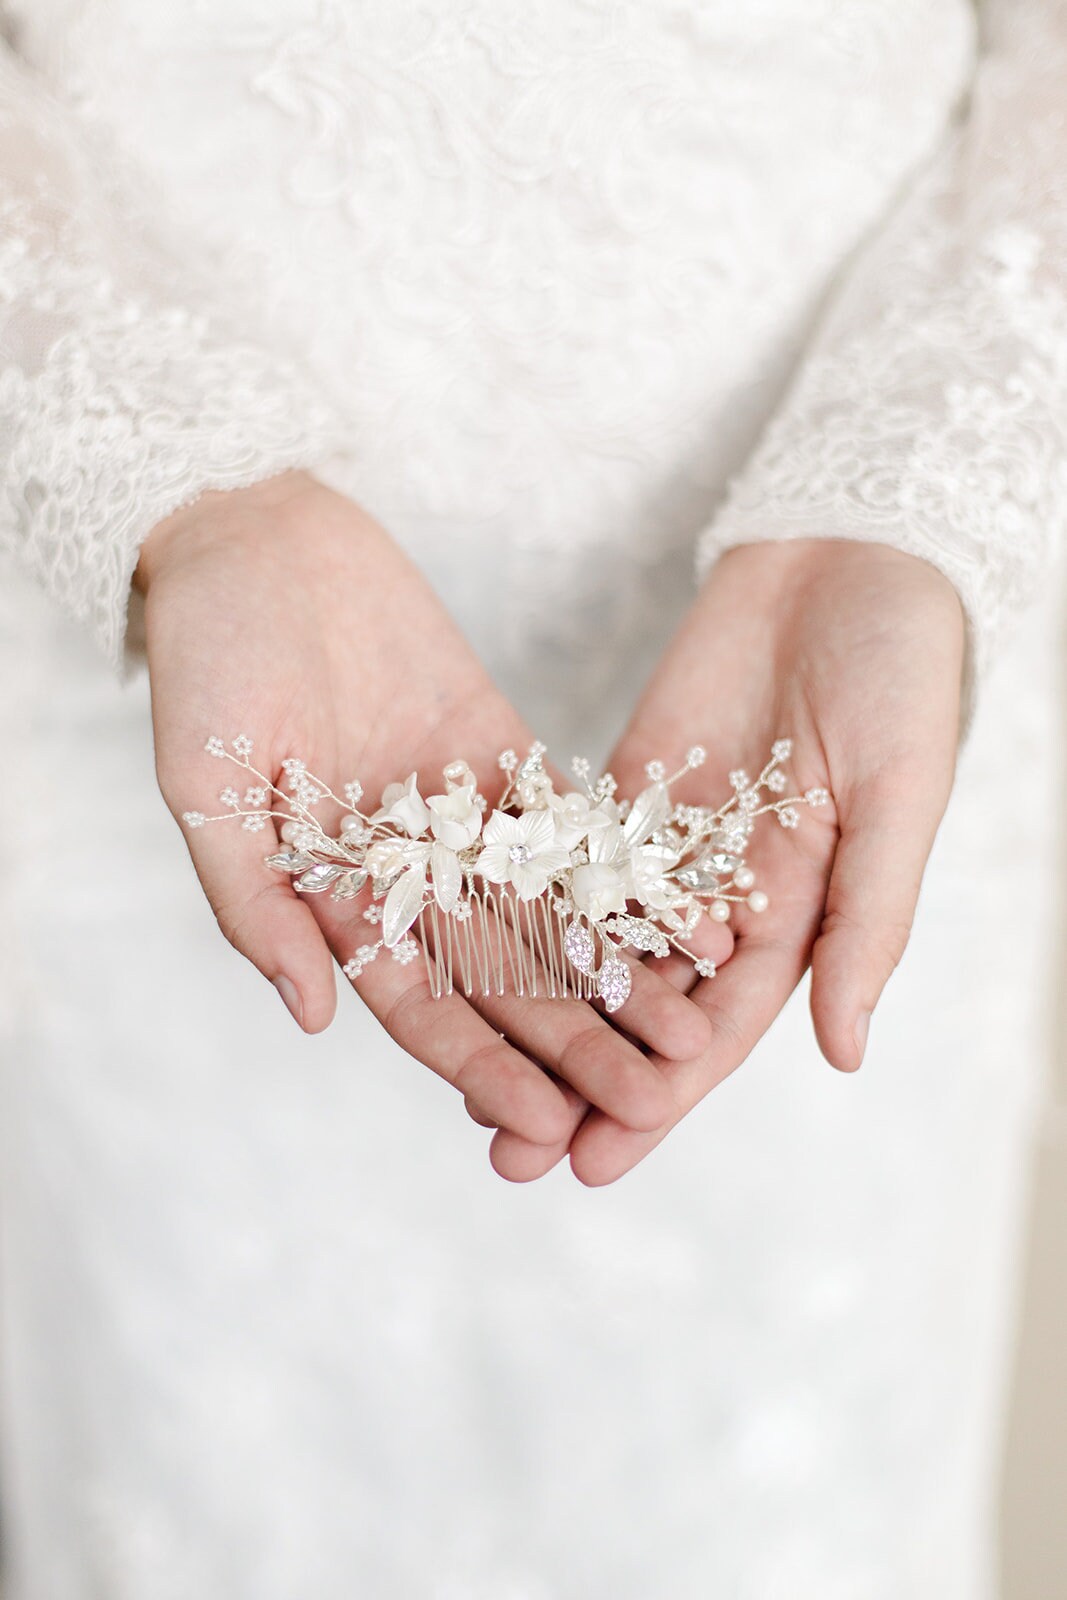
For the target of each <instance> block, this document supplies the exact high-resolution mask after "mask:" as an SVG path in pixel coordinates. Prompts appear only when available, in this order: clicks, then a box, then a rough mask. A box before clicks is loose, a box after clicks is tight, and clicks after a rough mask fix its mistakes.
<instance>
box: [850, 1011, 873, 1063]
mask: <svg viewBox="0 0 1067 1600" xmlns="http://www.w3.org/2000/svg"><path fill="white" fill-rule="evenodd" d="M870 1025H871V1013H870V1012H869V1011H861V1012H860V1014H859V1016H858V1017H857V1018H856V1026H855V1027H854V1028H853V1030H852V1036H853V1038H854V1039H855V1041H856V1049H857V1050H858V1051H859V1053H860V1060H861V1061H862V1060H863V1052H864V1051H865V1050H866V1048H867V1030H868V1029H869V1028H870Z"/></svg>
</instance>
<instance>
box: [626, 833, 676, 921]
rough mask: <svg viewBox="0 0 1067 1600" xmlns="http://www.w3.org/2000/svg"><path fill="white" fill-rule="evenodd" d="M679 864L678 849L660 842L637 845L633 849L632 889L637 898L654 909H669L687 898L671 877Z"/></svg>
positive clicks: (630, 878) (630, 865) (631, 853)
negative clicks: (667, 847)
mask: <svg viewBox="0 0 1067 1600" xmlns="http://www.w3.org/2000/svg"><path fill="white" fill-rule="evenodd" d="M677 865H678V854H677V852H676V851H673V850H667V849H665V848H664V847H663V846H661V845H658V844H641V845H636V846H635V847H634V848H633V849H631V851H630V859H629V868H630V871H629V884H628V886H627V887H628V889H629V892H630V895H631V896H632V898H633V899H635V900H639V901H640V902H641V904H642V905H643V906H646V907H650V908H651V909H652V910H653V911H667V910H669V909H670V907H672V906H674V905H676V904H677V903H678V901H679V900H680V899H682V898H683V895H682V891H681V889H680V888H679V886H678V884H676V883H674V882H672V881H671V879H670V878H669V877H668V876H667V874H668V873H669V872H670V870H671V868H672V867H675V866H677Z"/></svg>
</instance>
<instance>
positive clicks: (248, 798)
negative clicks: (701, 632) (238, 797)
mask: <svg viewBox="0 0 1067 1600" xmlns="http://www.w3.org/2000/svg"><path fill="white" fill-rule="evenodd" d="M266 803H267V791H266V789H264V788H263V786H262V784H258V783H257V784H253V786H252V788H251V789H246V790H245V805H246V806H262V805H266Z"/></svg>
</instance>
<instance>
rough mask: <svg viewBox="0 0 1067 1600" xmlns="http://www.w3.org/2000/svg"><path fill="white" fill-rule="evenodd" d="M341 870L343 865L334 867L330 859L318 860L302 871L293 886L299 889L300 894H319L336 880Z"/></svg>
mask: <svg viewBox="0 0 1067 1600" xmlns="http://www.w3.org/2000/svg"><path fill="white" fill-rule="evenodd" d="M343 871H344V868H343V867H335V866H334V865H333V863H332V862H330V861H320V862H318V863H317V865H316V866H314V867H311V868H309V870H308V871H307V872H305V873H302V874H301V876H300V877H299V878H297V880H296V882H295V883H294V884H293V888H294V889H299V891H300V893H301V894H321V893H322V891H323V890H324V889H328V888H329V887H330V885H331V883H336V882H337V879H338V878H339V877H340V876H341V874H342V872H343Z"/></svg>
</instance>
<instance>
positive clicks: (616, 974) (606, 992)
mask: <svg viewBox="0 0 1067 1600" xmlns="http://www.w3.org/2000/svg"><path fill="white" fill-rule="evenodd" d="M596 986H597V991H598V993H599V995H600V998H601V1000H603V1002H604V1005H605V1007H606V1008H607V1010H608V1011H618V1009H619V1007H620V1006H621V1005H623V1004H624V1003H625V1001H626V1000H628V999H629V997H630V987H631V978H630V969H629V967H628V966H627V965H626V962H625V961H620V960H619V958H618V956H609V957H608V959H607V960H606V961H605V962H604V965H603V966H602V967H601V969H600V971H599V972H598V973H597V980H596Z"/></svg>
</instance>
